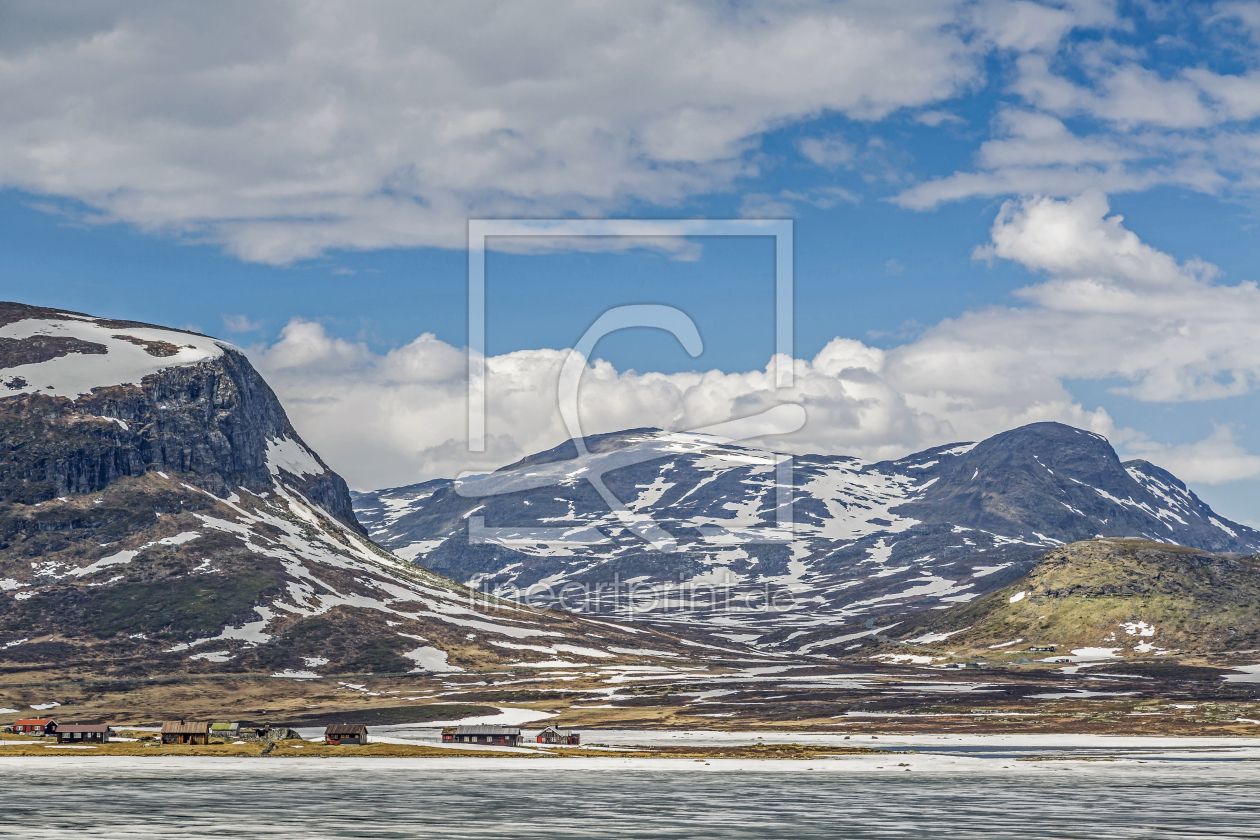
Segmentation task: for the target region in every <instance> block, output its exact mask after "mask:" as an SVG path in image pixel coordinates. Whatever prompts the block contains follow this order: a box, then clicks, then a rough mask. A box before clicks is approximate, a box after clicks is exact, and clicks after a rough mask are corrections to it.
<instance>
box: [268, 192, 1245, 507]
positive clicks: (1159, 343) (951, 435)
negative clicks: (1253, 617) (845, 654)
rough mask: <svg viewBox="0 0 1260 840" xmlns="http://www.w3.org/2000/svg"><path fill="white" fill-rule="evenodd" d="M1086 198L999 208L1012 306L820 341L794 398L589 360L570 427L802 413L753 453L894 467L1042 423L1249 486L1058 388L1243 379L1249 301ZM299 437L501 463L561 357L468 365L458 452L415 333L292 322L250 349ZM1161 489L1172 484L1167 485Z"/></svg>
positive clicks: (454, 359)
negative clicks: (478, 386) (478, 416)
mask: <svg viewBox="0 0 1260 840" xmlns="http://www.w3.org/2000/svg"><path fill="white" fill-rule="evenodd" d="M1108 213H1109V208H1108V205H1107V201H1106V198H1105V197H1104V196H1103V195H1101V194H1099V193H1089V194H1086V195H1083V196H1080V197H1078V198H1075V199H1072V200H1058V199H1052V198H1046V197H1040V198H1030V199H1025V200H1022V201H1012V202H1008V203H1007V204H1006V205H1004V206H1003V208H1002V209H1001V211H1000V213H999V214H998V216H997V218H996V219H995V221H994V223H993V227H992V230H991V236H990V242H989V244H988V245H987V246H985V247H983V248H981V249H979V250H978V251H977V254H976V256H977V258H978V259H1001V260H1011V261H1015V262H1018V263H1021V264H1023V265H1025V266H1027V267H1028V268H1029V269H1030V270H1032V271H1034V272H1037V273H1039V274H1040V275H1042V277H1041V279H1040V280H1039V282H1037V283H1034V284H1033V285H1030V286H1028V287H1026V288H1024V289H1022V290H1020V291H1019V292H1018V295H1019V297H1020V298H1021V300H1022V301H1023V303H1022V304H1021V305H1019V306H1009V307H1008V306H994V307H989V308H985V309H979V310H975V311H970V312H967V313H965V314H963V315H962V316H960V317H958V318H952V319H947V320H944V321H942V322H940V323H938V324H935V325H933V326H931V327H929V328H928V329H926V330H924V331H923V332H921V333H920V334H918V335H917V337H915V338H914V339H912V340H909V341H907V342H906V343H904V344H901V345H899V346H896V347H893V348H891V349H887V350H885V349H880V348H876V347H871V346H868V345H866V344H864V343H863V342H860V341H857V340H854V339H849V338H843V337H839V338H836V339H834V340H833V341H831V342H830V343H829V344H827V346H826V347H824V348H823V349H822V350H821V351H820V352H819V353H818V354H817V355H816V356H815V357H814V358H812V359H798V360H795V361H793V362H792V364H793V367H794V371H795V384H794V386H793V387H792V388H791V389H784V390H776V389H775V387H774V382H775V379H774V373H773V372H774V367H773V365H774V360H768V362H769V363H768V364H767V367H766V368H765V369H762V370H753V371H745V372H734V373H727V372H721V371H708V372H685V373H674V374H662V373H651V372H649V373H637V372H634V371H618V370H616V369H614V368H613V366H612V365H610V364H609V363H608V362H606V361H602V360H598V359H596V360H593V361H592V362H591V364H590V365H589V367H588V369H587V370H586V373H585V375H584V380H583V387H582V391H581V404H580V413H581V417H582V420H583V426H584V431H585V433H587V434H596V433H600V432H609V431H616V430H620V429H626V428H635V427H641V426H655V427H662V428H668V429H688V428H695V427H700V426H706V425H710V424H713V423H718V422H721V421H724V420H728V419H731V418H736V417H747V416H751V415H755V414H758V413H760V412H762V411H765V410H766V409H768V408H770V407H772V406H775V405H778V404H781V403H784V402H796V403H799V404H801V405H803V406H804V407H805V410H806V413H807V416H808V422H807V423H806V424H805V426H804V428H802V429H801V430H800V431H798V432H794V433H792V434H791V435H786V436H783V437H779V438H767V439H764V440H762V441H760V442H761V443H762V444H764V445H766V446H768V447H771V448H774V449H778V450H782V451H789V452H797V453H843V454H856V455H862V456H865V457H868V458H887V457H896V456H899V455H902V454H905V453H907V452H910V451H913V450H916V449H920V448H922V447H925V446H930V445H935V444H941V443H947V442H950V441H957V440H976V439H980V438H983V437H986V436H988V435H991V434H994V433H996V432H999V431H1003V430H1005V429H1009V428H1012V427H1014V426H1018V425H1022V424H1024V423H1031V422H1036V421H1042V420H1057V421H1061V422H1065V423H1070V424H1072V425H1075V426H1078V427H1082V428H1087V429H1090V430H1093V431H1096V432H1099V433H1102V434H1105V435H1108V436H1109V437H1111V438H1112V439H1113V440H1115V441H1116V442H1117V443H1119V444H1122V445H1128V444H1130V443H1131V444H1132V447H1131V450H1130V451H1131V452H1133V453H1134V454H1143V455H1145V456H1147V457H1149V458H1150V460H1152V461H1154V462H1155V463H1159V464H1161V465H1163V466H1166V467H1169V468H1172V469H1173V470H1174V472H1177V471H1178V469H1180V470H1181V471H1182V473H1184V477H1185V478H1188V479H1191V480H1197V481H1201V482H1211V481H1215V480H1232V479H1236V478H1240V477H1249V476H1255V475H1260V459H1257V458H1254V457H1251V456H1248V455H1246V454H1245V453H1242V451H1241V448H1240V447H1239V446H1238V444H1237V443H1236V442H1235V441H1234V439H1233V437H1232V431H1231V430H1230V429H1228V428H1227V427H1222V428H1221V429H1218V430H1217V432H1216V433H1214V435H1213V436H1212V437H1209V438H1208V439H1207V440H1205V441H1201V442H1199V443H1197V444H1193V445H1183V446H1164V445H1161V444H1158V443H1155V442H1152V441H1150V440H1148V439H1146V438H1145V437H1144V436H1142V435H1141V434H1140V433H1138V432H1136V431H1134V430H1132V429H1125V428H1117V427H1116V425H1115V423H1114V422H1113V421H1112V419H1111V417H1110V416H1109V415H1108V414H1107V413H1106V411H1104V410H1102V409H1098V408H1090V407H1088V406H1084V405H1082V404H1081V403H1080V402H1079V401H1077V400H1076V399H1074V398H1073V396H1072V394H1071V392H1070V391H1069V390H1068V388H1067V387H1066V386H1065V384H1064V383H1065V381H1067V380H1069V379H1097V380H1107V381H1114V380H1118V381H1119V382H1120V383H1121V384H1120V385H1119V386H1117V387H1118V388H1119V390H1121V391H1123V392H1124V393H1127V394H1130V395H1131V396H1133V397H1136V398H1138V399H1141V400H1148V401H1162V402H1169V401H1181V400H1202V399H1211V398H1216V397H1222V396H1230V395H1237V394H1241V393H1245V392H1247V391H1249V390H1251V389H1252V388H1254V387H1255V384H1256V382H1257V380H1258V378H1260V348H1258V347H1257V345H1256V343H1255V341H1254V338H1253V337H1254V328H1255V327H1254V325H1255V324H1256V323H1260V289H1257V287H1256V285H1255V284H1253V283H1240V284H1237V285H1225V284H1222V283H1220V282H1219V281H1218V278H1217V277H1216V272H1215V269H1214V268H1213V267H1212V266H1209V265H1206V264H1203V263H1199V262H1193V261H1192V262H1179V261H1177V260H1176V259H1174V258H1173V257H1172V256H1170V255H1168V254H1166V253H1163V252H1161V251H1159V250H1158V249H1156V248H1154V247H1152V246H1150V245H1149V244H1147V243H1144V242H1142V241H1141V240H1140V239H1139V238H1138V237H1137V236H1136V235H1135V234H1133V233H1132V232H1131V231H1129V230H1127V229H1126V228H1125V227H1124V225H1123V219H1122V218H1121V217H1119V216H1111V215H1108ZM255 357H256V359H257V362H258V365H259V367H260V368H261V369H262V370H263V371H264V372H265V373H266V374H267V376H268V378H269V380H270V381H271V382H272V383H273V385H274V386H275V387H276V389H277V391H278V393H279V394H280V396H281V398H282V400H283V401H284V403H285V405H286V406H287V407H288V408H289V410H290V411H291V413H292V415H293V418H294V422H295V424H296V425H297V426H298V428H299V429H300V430H301V432H302V434H303V435H304V436H305V437H306V438H307V439H308V440H309V441H310V442H311V443H312V444H313V445H315V446H316V447H317V448H318V449H319V451H320V452H321V454H323V455H324V456H325V458H326V459H327V460H328V461H329V462H330V463H332V464H333V465H334V466H335V467H336V468H337V469H338V470H340V471H341V472H343V473H344V474H345V475H346V476H347V478H348V479H349V480H350V481H351V482H352V483H353V484H355V485H356V486H359V487H380V486H387V485H397V484H404V483H409V482H413V481H419V480H423V479H427V478H432V477H436V476H450V475H454V474H456V473H458V472H460V471H462V470H468V469H486V468H492V467H497V466H501V465H503V464H506V463H509V462H511V461H514V460H516V459H517V458H519V457H521V456H523V455H526V454H529V453H532V452H536V451H539V450H542V449H546V448H549V447H552V446H555V445H557V444H558V443H560V442H562V441H563V440H564V439H565V438H566V436H567V435H566V433H565V428H564V426H563V424H562V422H561V419H560V414H559V410H558V407H557V403H556V393H557V379H558V376H559V371H560V368H561V365H562V364H563V363H564V359H565V358H566V354H565V352H562V351H556V350H528V351H518V352H514V353H509V354H505V355H502V356H494V357H491V358H488V359H487V360H486V369H487V404H488V416H487V423H486V429H487V450H486V452H485V453H482V454H478V455H475V456H474V455H470V453H468V452H467V451H466V446H465V443H464V441H465V435H466V431H465V430H466V428H467V427H466V418H467V414H466V412H467V403H466V380H465V370H466V357H465V356H464V353H463V351H461V350H460V349H457V348H455V347H452V346H450V345H448V344H445V343H443V342H441V341H438V340H437V339H435V338H434V337H433V336H431V335H424V336H421V337H420V338H418V339H416V340H415V341H413V342H412V343H410V344H408V345H407V346H405V347H401V348H398V349H395V350H392V351H390V352H388V353H386V354H384V355H380V354H374V353H372V352H370V351H369V350H368V348H367V347H366V346H365V345H363V344H359V343H354V342H347V341H345V340H342V339H338V338H335V337H332V336H329V335H328V334H327V332H326V331H325V330H324V329H323V327H322V326H321V325H319V324H317V323H312V322H305V321H300V320H295V321H293V322H291V323H290V324H289V325H288V326H287V327H286V328H285V330H284V332H283V333H282V335H281V337H280V340H279V341H277V342H276V343H275V344H273V345H272V346H270V347H267V348H263V349H261V350H259V351H257V352H256V353H255ZM1179 474H1181V473H1179Z"/></svg>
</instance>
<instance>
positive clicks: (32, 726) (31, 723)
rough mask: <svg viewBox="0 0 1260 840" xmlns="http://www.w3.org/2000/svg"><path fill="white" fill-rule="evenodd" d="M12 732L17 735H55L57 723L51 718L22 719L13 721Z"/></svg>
mask: <svg viewBox="0 0 1260 840" xmlns="http://www.w3.org/2000/svg"><path fill="white" fill-rule="evenodd" d="M13 731H14V732H16V733H17V734H19V735H41V736H42V735H56V734H57V721H55V720H53V719H52V718H22V719H21V720H15V721H13Z"/></svg>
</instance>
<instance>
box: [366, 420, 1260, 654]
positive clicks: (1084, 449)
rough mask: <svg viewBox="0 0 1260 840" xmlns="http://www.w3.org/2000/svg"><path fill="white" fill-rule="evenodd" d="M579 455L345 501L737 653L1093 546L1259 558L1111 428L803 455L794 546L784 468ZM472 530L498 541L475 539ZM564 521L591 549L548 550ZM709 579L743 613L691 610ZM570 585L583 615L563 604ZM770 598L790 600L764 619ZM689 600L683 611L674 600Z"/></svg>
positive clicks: (383, 522) (737, 454)
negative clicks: (781, 501)
mask: <svg viewBox="0 0 1260 840" xmlns="http://www.w3.org/2000/svg"><path fill="white" fill-rule="evenodd" d="M586 444H587V446H586V448H587V450H588V452H589V454H588V455H587V456H584V457H583V458H580V459H579V458H576V457H574V456H576V453H577V449H576V446H575V445H574V444H573V442H572V441H569V442H566V443H563V444H561V445H559V446H557V447H553V448H552V449H549V450H546V451H544V452H541V453H536V454H534V455H531V456H527V457H526V458H523V459H521V460H519V461H518V462H516V463H515V464H512V465H509V466H508V467H505V468H502V469H500V470H498V471H495V472H494V473H489V474H486V475H484V476H475V477H472V478H471V479H468V480H466V481H465V482H463V483H460V484H456V483H454V482H445V481H441V480H437V481H430V482H425V483H423V484H418V485H411V486H409V487H406V488H396V489H394V490H383V491H374V492H371V493H354V494H353V496H354V499H355V508H356V512H357V514H358V516H359V518H360V520H361V521H362V522H363V524H364V527H365V528H367V529H368V531H369V533H371V534H372V535H373V537H374V538H375V539H377V540H378V541H380V542H381V543H382V544H383V545H385V546H387V547H389V548H390V549H391V550H394V551H396V552H397V553H398V554H399V556H402V557H405V558H407V559H412V560H414V561H417V562H420V563H421V564H422V565H424V566H425V567H426V568H431V569H434V570H436V571H439V572H441V573H443V574H446V575H449V576H451V577H453V578H455V579H458V580H461V581H462V582H465V583H467V584H469V585H472V586H477V587H481V588H483V589H484V590H486V591H489V592H496V593H499V594H503V595H509V596H518V595H520V594H521V593H527V594H528V595H529V597H537V598H538V602H539V603H541V604H550V605H558V606H566V607H567V608H569V609H575V608H576V609H578V610H585V611H591V612H601V613H604V614H613V615H621V616H623V617H626V616H629V615H631V614H633V615H634V617H635V618H636V619H638V620H644V621H648V622H650V623H653V624H655V625H656V626H662V627H665V626H676V625H685V624H691V625H694V626H706V627H709V628H710V629H713V628H719V629H723V631H724V632H726V633H727V636H728V638H739V639H740V640H745V641H752V640H756V639H760V638H763V637H764V638H765V639H766V640H769V639H771V638H778V637H781V636H783V635H784V634H785V633H789V631H790V632H799V633H807V632H809V631H810V628H812V627H816V626H821V625H828V624H833V625H843V624H846V623H848V622H850V621H852V620H854V619H855V618H858V617H869V616H882V615H895V614H900V613H904V612H905V611H906V610H907V609H918V610H925V609H932V608H939V607H948V606H950V605H951V604H952V603H957V602H960V601H967V600H971V599H973V598H976V597H979V596H981V595H983V594H984V593H985V592H988V591H992V590H993V589H995V588H1000V587H1001V586H1003V585H1005V584H1007V583H1009V582H1010V581H1011V580H1014V579H1016V578H1018V577H1019V576H1021V575H1022V574H1024V573H1025V572H1027V571H1028V570H1029V569H1030V568H1032V566H1033V564H1034V563H1035V562H1036V560H1037V558H1038V557H1040V556H1041V555H1042V554H1044V553H1045V552H1046V551H1047V550H1049V549H1051V548H1053V547H1054V546H1056V545H1061V544H1063V543H1068V542H1073V541H1076V540H1079V539H1085V538H1092V537H1095V536H1138V537H1143V538H1146V539H1152V540H1162V541H1166V542H1177V543H1183V542H1184V543H1186V544H1189V545H1191V546H1194V547H1196V548H1200V549H1204V550H1212V551H1237V552H1242V553H1249V552H1254V551H1256V550H1260V533H1258V532H1256V531H1254V530H1253V529H1250V528H1247V527H1246V526H1242V525H1239V524H1237V523H1232V522H1229V521H1228V520H1226V519H1225V518H1223V517H1220V516H1218V515H1217V514H1215V512H1214V511H1212V510H1211V508H1210V507H1209V506H1207V505H1206V504H1204V503H1203V502H1202V501H1201V500H1200V499H1198V497H1197V496H1195V495H1194V493H1193V492H1192V491H1190V490H1189V489H1188V488H1187V487H1186V486H1185V484H1184V483H1183V482H1181V481H1179V480H1178V479H1176V478H1175V477H1174V476H1172V475H1171V473H1168V472H1167V471H1165V470H1162V469H1160V468H1158V467H1155V466H1154V465H1151V464H1149V463H1147V462H1142V461H1130V462H1125V463H1121V461H1120V459H1119V457H1118V456H1117V455H1116V453H1115V451H1114V450H1113V449H1112V448H1111V446H1110V444H1109V443H1107V441H1106V439H1105V438H1103V437H1102V436H1100V435H1096V434H1094V433H1091V432H1087V431H1085V430H1081V429H1075V428H1073V427H1070V426H1064V425H1062V424H1057V423H1038V424H1030V425H1028V426H1024V427H1021V428H1019V429H1014V430H1011V431H1009V432H1004V433H1001V434H998V435H995V436H993V437H992V438H989V439H987V440H985V441H981V442H978V443H962V444H946V445H943V446H938V447H933V448H931V449H928V450H925V451H923V452H919V453H914V454H912V455H908V456H906V457H904V458H900V459H897V460H892V461H880V462H865V461H861V460H860V459H857V458H852V457H849V456H808V455H806V456H796V457H795V458H794V459H793V465H792V482H793V486H792V494H793V506H792V516H793V527H794V529H795V535H796V539H795V542H793V543H792V544H791V545H787V544H784V543H775V542H766V541H764V537H765V536H767V535H769V536H771V537H773V536H774V534H775V527H776V525H775V522H776V511H778V509H779V508H778V506H777V503H776V501H775V498H776V489H777V484H776V480H775V461H776V459H781V457H782V456H777V455H774V454H773V453H766V452H762V451H759V450H754V449H751V448H748V447H744V446H741V445H738V444H732V443H730V442H728V441H722V440H719V439H716V438H712V437H709V436H703V435H691V434H686V433H671V432H663V431H660V430H652V429H635V430H627V431H625V432H618V433H613V434H607V435H598V436H592V437H591V438H588V439H587V441H586ZM593 474H598V475H600V476H601V480H602V481H604V482H605V484H606V485H607V487H608V488H609V489H610V490H612V491H613V493H614V494H615V495H616V496H617V497H618V498H619V499H621V500H622V502H623V503H624V505H625V507H626V509H627V511H629V512H630V514H632V515H635V516H650V517H652V519H653V520H654V521H655V522H657V523H658V524H659V525H661V527H663V528H664V529H665V530H666V531H667V532H669V533H670V534H672V535H673V536H674V537H675V538H676V539H677V540H678V542H679V544H680V545H681V546H682V548H683V550H682V551H680V552H678V553H673V554H670V553H665V552H661V551H658V550H655V549H654V548H653V547H652V546H650V545H648V544H646V543H644V542H642V541H641V540H638V539H637V538H635V537H633V535H630V534H629V533H628V532H627V531H626V530H625V528H624V527H623V523H622V521H621V519H620V518H619V517H618V516H614V515H612V513H611V512H609V511H608V510H607V508H606V506H604V505H603V503H602V501H601V500H600V499H599V497H598V495H597V494H596V493H595V492H594V490H593V487H592V485H591V484H590V483H589V482H587V481H585V477H586V476H587V475H593ZM487 487H489V489H490V491H492V492H486V491H485V490H486V488H487ZM474 517H478V518H479V519H476V520H474ZM475 522H480V523H482V524H484V526H485V527H490V528H493V529H496V530H494V531H493V532H484V533H491V534H492V536H491V537H489V538H482V539H481V540H480V541H479V542H478V541H476V540H472V539H470V528H471V527H472V524H473V523H475ZM544 526H546V527H548V528H550V529H552V530H551V531H550V532H546V531H541V530H540V528H543V527H544ZM557 528H559V529H568V532H569V533H573V534H585V535H586V536H587V537H590V538H591V539H592V540H594V539H595V537H596V535H598V538H599V540H598V541H588V542H587V543H585V544H582V543H574V542H566V541H565V540H556V541H552V542H549V540H552V539H553V537H549V536H547V533H551V534H552V535H554V534H555V533H556V531H555V529H557ZM625 581H635V582H636V585H637V586H639V588H640V590H645V589H646V590H650V594H651V595H652V596H653V598H654V603H651V604H649V605H648V606H647V608H644V607H643V602H642V599H641V600H640V603H639V604H637V605H634V604H630V603H628V602H625V601H622V602H619V603H616V604H613V605H611V606H610V605H609V604H608V603H606V602H601V603H593V599H592V598H591V597H590V594H589V593H590V592H591V591H592V590H597V587H599V586H601V585H604V587H605V588H604V589H602V590H597V591H602V592H607V591H609V590H608V588H607V585H609V584H610V583H611V584H613V585H620V584H621V583H623V582H625ZM714 585H716V586H717V587H718V588H719V589H723V590H724V592H725V593H726V594H727V595H730V596H732V597H733V598H734V599H736V600H742V601H743V603H744V605H745V608H744V609H743V610H742V611H732V610H731V609H730V603H729V602H730V598H727V599H726V601H725V602H724V603H715V602H714V599H713V598H710V597H708V595H707V594H706V596H705V599H703V600H704V603H701V604H696V603H695V602H694V599H692V598H690V596H691V595H692V594H694V592H695V591H696V590H697V589H698V588H700V587H702V586H707V587H709V588H710V589H711V588H713V586H714ZM565 587H568V591H569V592H570V593H573V592H576V593H577V594H578V595H579V596H580V597H578V598H577V599H576V603H575V602H574V601H575V599H574V598H572V597H569V598H568V603H562V601H564V600H565V599H564V598H563V597H562V596H563V595H564V592H563V591H562V590H563V589H564V588H565ZM531 590H532V591H531ZM771 590H773V591H774V592H777V593H780V594H782V593H787V596H788V597H790V598H791V599H792V600H793V601H794V602H795V603H796V604H797V607H798V608H796V609H787V610H784V609H775V610H770V609H764V610H763V609H759V608H758V605H759V604H764V603H766V602H767V598H768V597H769V596H768V595H767V593H769V592H770V591H771ZM680 598H681V599H682V600H684V601H688V603H687V604H686V606H688V607H689V609H682V610H680V609H675V608H674V607H676V606H677V604H678V602H679V599H680ZM749 599H752V601H750V600H749ZM757 599H760V600H757ZM649 600H651V599H649ZM750 603H751V604H752V606H751V607H749V604H750ZM780 631H782V632H780ZM789 634H790V633H789Z"/></svg>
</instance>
